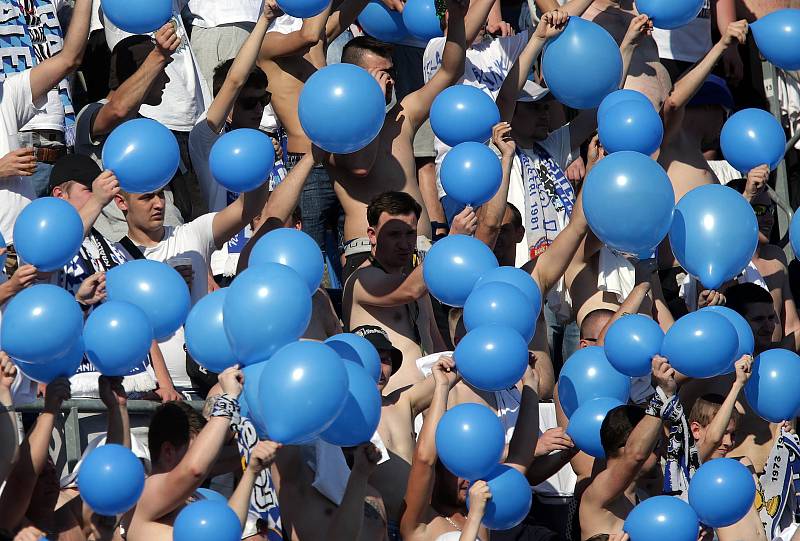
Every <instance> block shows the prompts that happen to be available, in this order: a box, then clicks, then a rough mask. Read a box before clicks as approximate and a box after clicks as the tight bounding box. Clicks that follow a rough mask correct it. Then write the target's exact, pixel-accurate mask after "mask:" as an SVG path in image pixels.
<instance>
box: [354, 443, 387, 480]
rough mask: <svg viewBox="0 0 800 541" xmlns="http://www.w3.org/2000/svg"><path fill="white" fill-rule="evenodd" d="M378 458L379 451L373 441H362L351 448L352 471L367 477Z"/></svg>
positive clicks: (379, 458) (373, 469)
mask: <svg viewBox="0 0 800 541" xmlns="http://www.w3.org/2000/svg"><path fill="white" fill-rule="evenodd" d="M380 460H381V452H380V451H379V450H378V448H377V447H375V445H374V444H373V443H371V442H367V443H362V444H361V445H359V446H358V447H356V448H355V449H354V450H353V472H354V473H360V474H362V475H364V476H367V477H369V476H370V475H371V474H372V472H373V471H375V466H377V465H378V462H380Z"/></svg>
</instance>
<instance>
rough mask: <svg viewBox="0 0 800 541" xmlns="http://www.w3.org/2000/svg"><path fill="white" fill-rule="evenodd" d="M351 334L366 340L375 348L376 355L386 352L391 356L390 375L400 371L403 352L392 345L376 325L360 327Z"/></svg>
mask: <svg viewBox="0 0 800 541" xmlns="http://www.w3.org/2000/svg"><path fill="white" fill-rule="evenodd" d="M353 334H357V335H358V336H361V337H362V338H366V339H367V341H369V343H370V344H372V345H373V346H375V349H377V350H378V353H380V352H381V351H388V352H389V353H390V354H391V355H392V374H394V373H395V372H397V371H398V370H400V365H402V364H403V352H401V351H400V350H399V349H397V348H396V347H394V346H393V345H392V342H391V341H390V340H389V335H388V334H387V333H386V331H384V330H383V329H382V328H380V327H378V326H377V325H362V326H360V327H357V328H355V329H353Z"/></svg>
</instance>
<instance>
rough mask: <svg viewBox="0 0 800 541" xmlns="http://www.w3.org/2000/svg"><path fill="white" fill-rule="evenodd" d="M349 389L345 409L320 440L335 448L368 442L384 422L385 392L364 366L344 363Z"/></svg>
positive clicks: (348, 362) (321, 435)
mask: <svg viewBox="0 0 800 541" xmlns="http://www.w3.org/2000/svg"><path fill="white" fill-rule="evenodd" d="M344 367H345V369H346V370H347V379H348V389H347V400H346V401H345V403H344V409H342V412H341V413H340V414H339V415H338V416H337V417H336V419H335V420H334V421H333V423H332V424H331V426H329V427H328V428H327V429H325V431H324V432H323V433H322V434H320V437H321V438H322V439H323V440H325V441H327V442H328V443H330V444H332V445H338V446H339V447H353V446H355V445H360V444H362V443H365V442H368V441H369V440H370V439H371V438H372V435H373V434H375V431H376V430H377V429H378V423H380V421H381V405H382V401H381V393H380V391H378V386H377V385H376V384H375V380H374V379H373V378H372V376H370V375H369V374H368V373H367V371H366V370H364V368H362V367H361V365H359V364H356V363H353V362H350V361H344Z"/></svg>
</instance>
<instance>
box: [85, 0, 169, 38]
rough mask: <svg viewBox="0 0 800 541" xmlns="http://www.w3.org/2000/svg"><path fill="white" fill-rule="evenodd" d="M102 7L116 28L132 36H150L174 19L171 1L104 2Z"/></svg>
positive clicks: (121, 0)
mask: <svg viewBox="0 0 800 541" xmlns="http://www.w3.org/2000/svg"><path fill="white" fill-rule="evenodd" d="M100 5H101V6H102V9H103V15H104V16H105V17H106V18H107V19H108V20H109V21H111V22H112V23H114V26H116V27H117V28H119V29H120V30H124V31H125V32H129V33H131V34H149V33H150V32H154V31H156V30H158V29H159V28H161V27H162V26H164V25H165V24H166V23H167V21H169V20H170V19H171V18H172V2H171V1H170V0H140V1H138V2H135V3H133V2H130V0H102V2H101V3H100Z"/></svg>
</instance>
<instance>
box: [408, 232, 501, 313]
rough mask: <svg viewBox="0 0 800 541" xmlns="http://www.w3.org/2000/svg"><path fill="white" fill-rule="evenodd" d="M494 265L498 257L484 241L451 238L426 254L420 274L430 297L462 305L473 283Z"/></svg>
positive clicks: (448, 303) (455, 236)
mask: <svg viewBox="0 0 800 541" xmlns="http://www.w3.org/2000/svg"><path fill="white" fill-rule="evenodd" d="M497 266H498V265H497V258H496V257H495V256H494V254H493V253H492V251H491V250H490V249H489V247H488V246H486V245H485V244H484V243H483V242H481V241H479V240H478V239H476V238H474V237H468V236H466V235H450V236H448V237H445V238H443V239H442V240H440V241H438V242H436V243H435V244H434V245H433V246H432V247H431V249H430V250H429V251H428V254H427V255H426V256H425V262H424V265H423V269H422V273H423V277H424V278H425V284H426V285H427V286H428V289H429V290H430V292H431V295H433V296H434V297H436V298H437V299H439V301H441V302H443V303H444V304H447V305H449V306H464V303H465V302H466V301H467V297H468V296H469V294H470V293H471V292H472V289H473V287H475V282H477V281H478V279H479V278H480V277H481V275H483V274H484V273H485V272H487V271H489V270H491V269H494V268H497Z"/></svg>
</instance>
